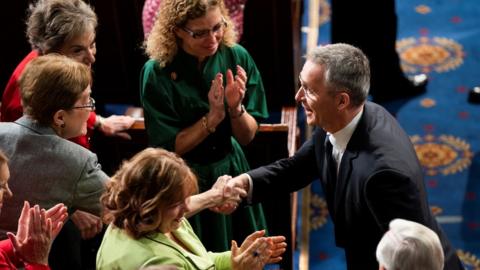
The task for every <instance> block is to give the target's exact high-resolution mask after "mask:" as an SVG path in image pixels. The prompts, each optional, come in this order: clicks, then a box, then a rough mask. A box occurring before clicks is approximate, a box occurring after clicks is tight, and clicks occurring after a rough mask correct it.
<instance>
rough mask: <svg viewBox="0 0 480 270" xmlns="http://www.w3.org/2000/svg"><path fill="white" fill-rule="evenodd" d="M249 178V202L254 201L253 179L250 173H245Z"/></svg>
mask: <svg viewBox="0 0 480 270" xmlns="http://www.w3.org/2000/svg"><path fill="white" fill-rule="evenodd" d="M244 174H245V175H246V176H247V178H248V190H247V203H248V204H251V203H252V193H253V180H252V177H251V176H250V175H249V174H248V173H244Z"/></svg>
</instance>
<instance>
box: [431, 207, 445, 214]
mask: <svg viewBox="0 0 480 270" xmlns="http://www.w3.org/2000/svg"><path fill="white" fill-rule="evenodd" d="M430 211H431V212H432V214H433V215H434V216H438V215H440V214H441V213H442V212H443V209H442V208H441V207H439V206H436V205H432V206H430Z"/></svg>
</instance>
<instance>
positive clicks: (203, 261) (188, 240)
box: [146, 221, 215, 269]
mask: <svg viewBox="0 0 480 270" xmlns="http://www.w3.org/2000/svg"><path fill="white" fill-rule="evenodd" d="M183 222H185V221H183ZM172 233H173V234H174V235H175V237H177V238H178V239H179V240H180V241H182V243H183V244H184V245H185V246H187V247H188V249H190V251H187V250H185V249H184V248H183V247H181V246H180V245H179V244H177V243H176V242H174V241H172V240H171V239H170V238H168V237H166V236H165V235H164V234H162V233H157V234H155V235H153V236H148V237H146V238H148V239H150V240H152V241H154V242H156V243H158V244H161V245H165V246H168V247H170V248H172V249H173V250H175V251H177V252H178V253H180V254H182V256H183V257H184V258H185V259H186V260H187V261H189V262H190V263H191V264H192V265H194V266H195V268H196V269H214V268H215V265H214V264H213V263H212V261H211V260H209V258H210V257H209V256H208V253H207V251H206V250H205V248H204V247H203V245H201V243H197V242H196V241H192V240H193V239H192V235H191V234H189V233H188V232H187V231H186V230H184V226H183V225H182V226H181V227H180V228H179V229H177V230H176V231H174V232H172Z"/></svg>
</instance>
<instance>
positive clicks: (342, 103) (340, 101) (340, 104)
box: [336, 92, 350, 110]
mask: <svg viewBox="0 0 480 270" xmlns="http://www.w3.org/2000/svg"><path fill="white" fill-rule="evenodd" d="M336 101H337V108H338V109H339V110H344V109H346V108H348V106H350V96H349V95H348V94H347V92H341V93H340V94H339V95H338V96H337V100H336Z"/></svg>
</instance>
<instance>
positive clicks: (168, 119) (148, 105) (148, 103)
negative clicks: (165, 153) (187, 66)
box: [140, 60, 181, 151]
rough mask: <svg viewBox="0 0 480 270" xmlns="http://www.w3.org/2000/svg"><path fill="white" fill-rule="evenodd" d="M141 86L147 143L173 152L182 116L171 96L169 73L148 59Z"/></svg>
mask: <svg viewBox="0 0 480 270" xmlns="http://www.w3.org/2000/svg"><path fill="white" fill-rule="evenodd" d="M140 84H141V85H140V100H141V102H142V106H143V109H144V116H145V126H146V130H147V135H148V140H149V144H150V145H151V146H155V147H162V148H165V149H167V150H169V151H174V150H175V149H174V148H175V137H176V135H177V133H178V132H179V131H180V130H181V124H180V119H181V117H180V116H179V115H178V113H177V110H176V108H175V104H174V101H173V100H172V95H171V94H170V92H171V84H170V82H169V77H168V73H167V72H166V71H165V70H162V69H161V68H160V67H159V66H158V64H157V62H155V61H154V60H149V61H148V62H147V63H145V65H144V66H143V69H142V71H141V75H140Z"/></svg>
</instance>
